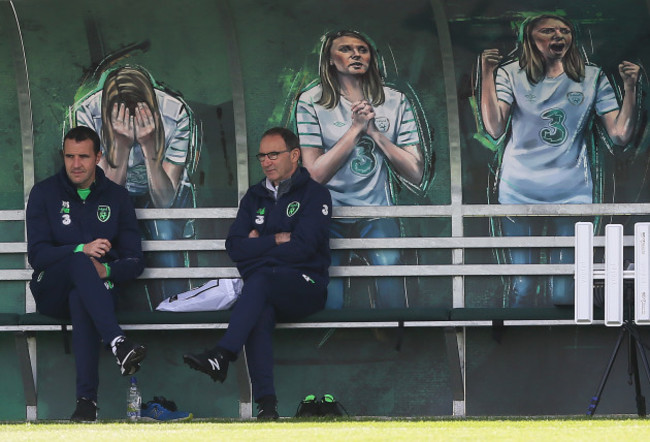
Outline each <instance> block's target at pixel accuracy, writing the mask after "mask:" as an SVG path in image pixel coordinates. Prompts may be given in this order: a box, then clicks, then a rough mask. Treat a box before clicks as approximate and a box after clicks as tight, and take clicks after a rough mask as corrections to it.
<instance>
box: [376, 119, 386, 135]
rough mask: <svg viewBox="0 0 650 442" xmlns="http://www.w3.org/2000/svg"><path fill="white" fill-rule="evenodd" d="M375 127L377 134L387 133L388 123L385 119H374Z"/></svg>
mask: <svg viewBox="0 0 650 442" xmlns="http://www.w3.org/2000/svg"><path fill="white" fill-rule="evenodd" d="M375 126H377V129H378V130H379V132H388V129H390V121H388V118H386V117H375Z"/></svg>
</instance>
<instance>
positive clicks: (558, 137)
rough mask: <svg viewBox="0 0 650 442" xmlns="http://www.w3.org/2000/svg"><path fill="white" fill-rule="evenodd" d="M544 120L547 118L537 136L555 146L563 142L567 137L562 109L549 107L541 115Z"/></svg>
mask: <svg viewBox="0 0 650 442" xmlns="http://www.w3.org/2000/svg"><path fill="white" fill-rule="evenodd" d="M541 117H542V118H543V119H544V120H548V125H547V126H545V127H543V128H542V130H540V131H539V136H540V137H541V138H542V140H543V141H544V142H545V143H546V144H550V145H551V146H557V145H558V144H562V143H564V141H566V138H567V129H566V126H565V125H564V120H565V119H566V114H565V113H564V111H563V110H562V109H549V110H547V111H544V113H543V114H542V115H541Z"/></svg>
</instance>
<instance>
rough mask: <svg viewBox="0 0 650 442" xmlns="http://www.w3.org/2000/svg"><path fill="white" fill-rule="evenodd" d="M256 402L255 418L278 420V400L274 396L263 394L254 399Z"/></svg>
mask: <svg viewBox="0 0 650 442" xmlns="http://www.w3.org/2000/svg"><path fill="white" fill-rule="evenodd" d="M255 402H257V419H258V420H265V421H271V420H278V419H280V415H279V414H278V400H277V398H276V397H275V396H272V395H269V396H264V397H261V398H259V399H258V400H256V401H255Z"/></svg>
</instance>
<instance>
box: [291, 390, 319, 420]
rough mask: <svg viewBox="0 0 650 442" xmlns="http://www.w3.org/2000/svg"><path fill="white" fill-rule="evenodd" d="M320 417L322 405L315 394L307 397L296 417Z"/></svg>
mask: <svg viewBox="0 0 650 442" xmlns="http://www.w3.org/2000/svg"><path fill="white" fill-rule="evenodd" d="M320 415H321V414H320V404H319V403H318V401H317V400H316V396H314V395H313V394H310V395H307V396H306V397H305V398H304V399H303V400H302V401H301V402H300V404H299V405H298V410H296V417H318V416H320Z"/></svg>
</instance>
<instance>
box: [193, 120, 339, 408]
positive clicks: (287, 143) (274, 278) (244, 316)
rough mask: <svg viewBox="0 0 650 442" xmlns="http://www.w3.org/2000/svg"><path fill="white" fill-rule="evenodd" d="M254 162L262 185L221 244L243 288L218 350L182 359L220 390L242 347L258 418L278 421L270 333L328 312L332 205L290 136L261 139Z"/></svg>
mask: <svg viewBox="0 0 650 442" xmlns="http://www.w3.org/2000/svg"><path fill="white" fill-rule="evenodd" d="M257 158H258V159H259V161H260V163H261V166H262V169H263V171H264V174H265V175H266V179H264V180H262V181H261V182H260V183H258V184H256V185H254V186H252V187H251V188H250V189H249V190H248V192H247V193H246V195H244V198H243V199H242V200H241V203H240V206H239V211H238V212H237V218H236V219H235V222H234V223H233V225H232V226H231V228H230V232H229V233H228V238H227V240H226V250H227V251H228V254H229V256H230V258H231V259H232V260H233V261H234V262H235V263H237V268H238V269H239V273H240V274H241V276H242V278H243V279H244V288H243V290H242V293H241V295H240V296H239V299H238V300H237V303H236V304H235V306H234V308H233V311H232V315H231V318H230V324H229V325H228V330H227V331H226V333H225V335H224V336H223V337H222V338H221V340H219V342H218V344H217V346H216V347H215V348H213V349H210V350H206V351H205V352H203V353H201V354H186V355H184V356H183V359H184V361H185V362H186V363H187V364H188V365H189V366H190V367H191V368H193V369H195V370H199V371H202V372H204V373H207V374H209V375H210V376H211V377H212V379H213V380H215V381H220V382H223V381H224V379H225V378H226V374H227V370H228V363H229V362H230V361H233V360H235V359H236V357H237V354H238V353H239V352H240V351H241V350H242V347H243V346H244V345H245V346H246V357H247V362H248V370H249V373H250V376H251V383H252V386H253V397H254V398H255V402H257V404H258V409H259V413H258V415H257V418H258V419H277V418H278V417H279V416H278V411H277V399H276V395H275V388H274V385H273V348H272V333H273V329H274V328H275V323H276V320H285V321H286V320H292V319H294V320H295V319H298V318H301V317H303V316H306V315H309V314H311V313H315V312H317V311H319V310H322V309H323V307H324V306H325V300H326V298H327V284H328V282H329V276H328V268H329V265H330V249H329V225H330V220H331V217H332V213H331V211H332V203H331V197H330V194H329V191H328V190H327V189H326V188H325V187H324V186H322V185H321V184H318V183H317V182H316V181H314V180H313V179H311V178H310V176H309V172H307V169H304V168H302V167H300V166H299V165H298V160H299V158H300V144H299V141H298V137H297V136H296V135H295V134H294V133H293V132H291V131H289V130H287V129H284V128H273V129H269V130H268V131H266V132H265V133H264V135H263V136H262V140H261V141H260V149H259V154H257Z"/></svg>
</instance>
